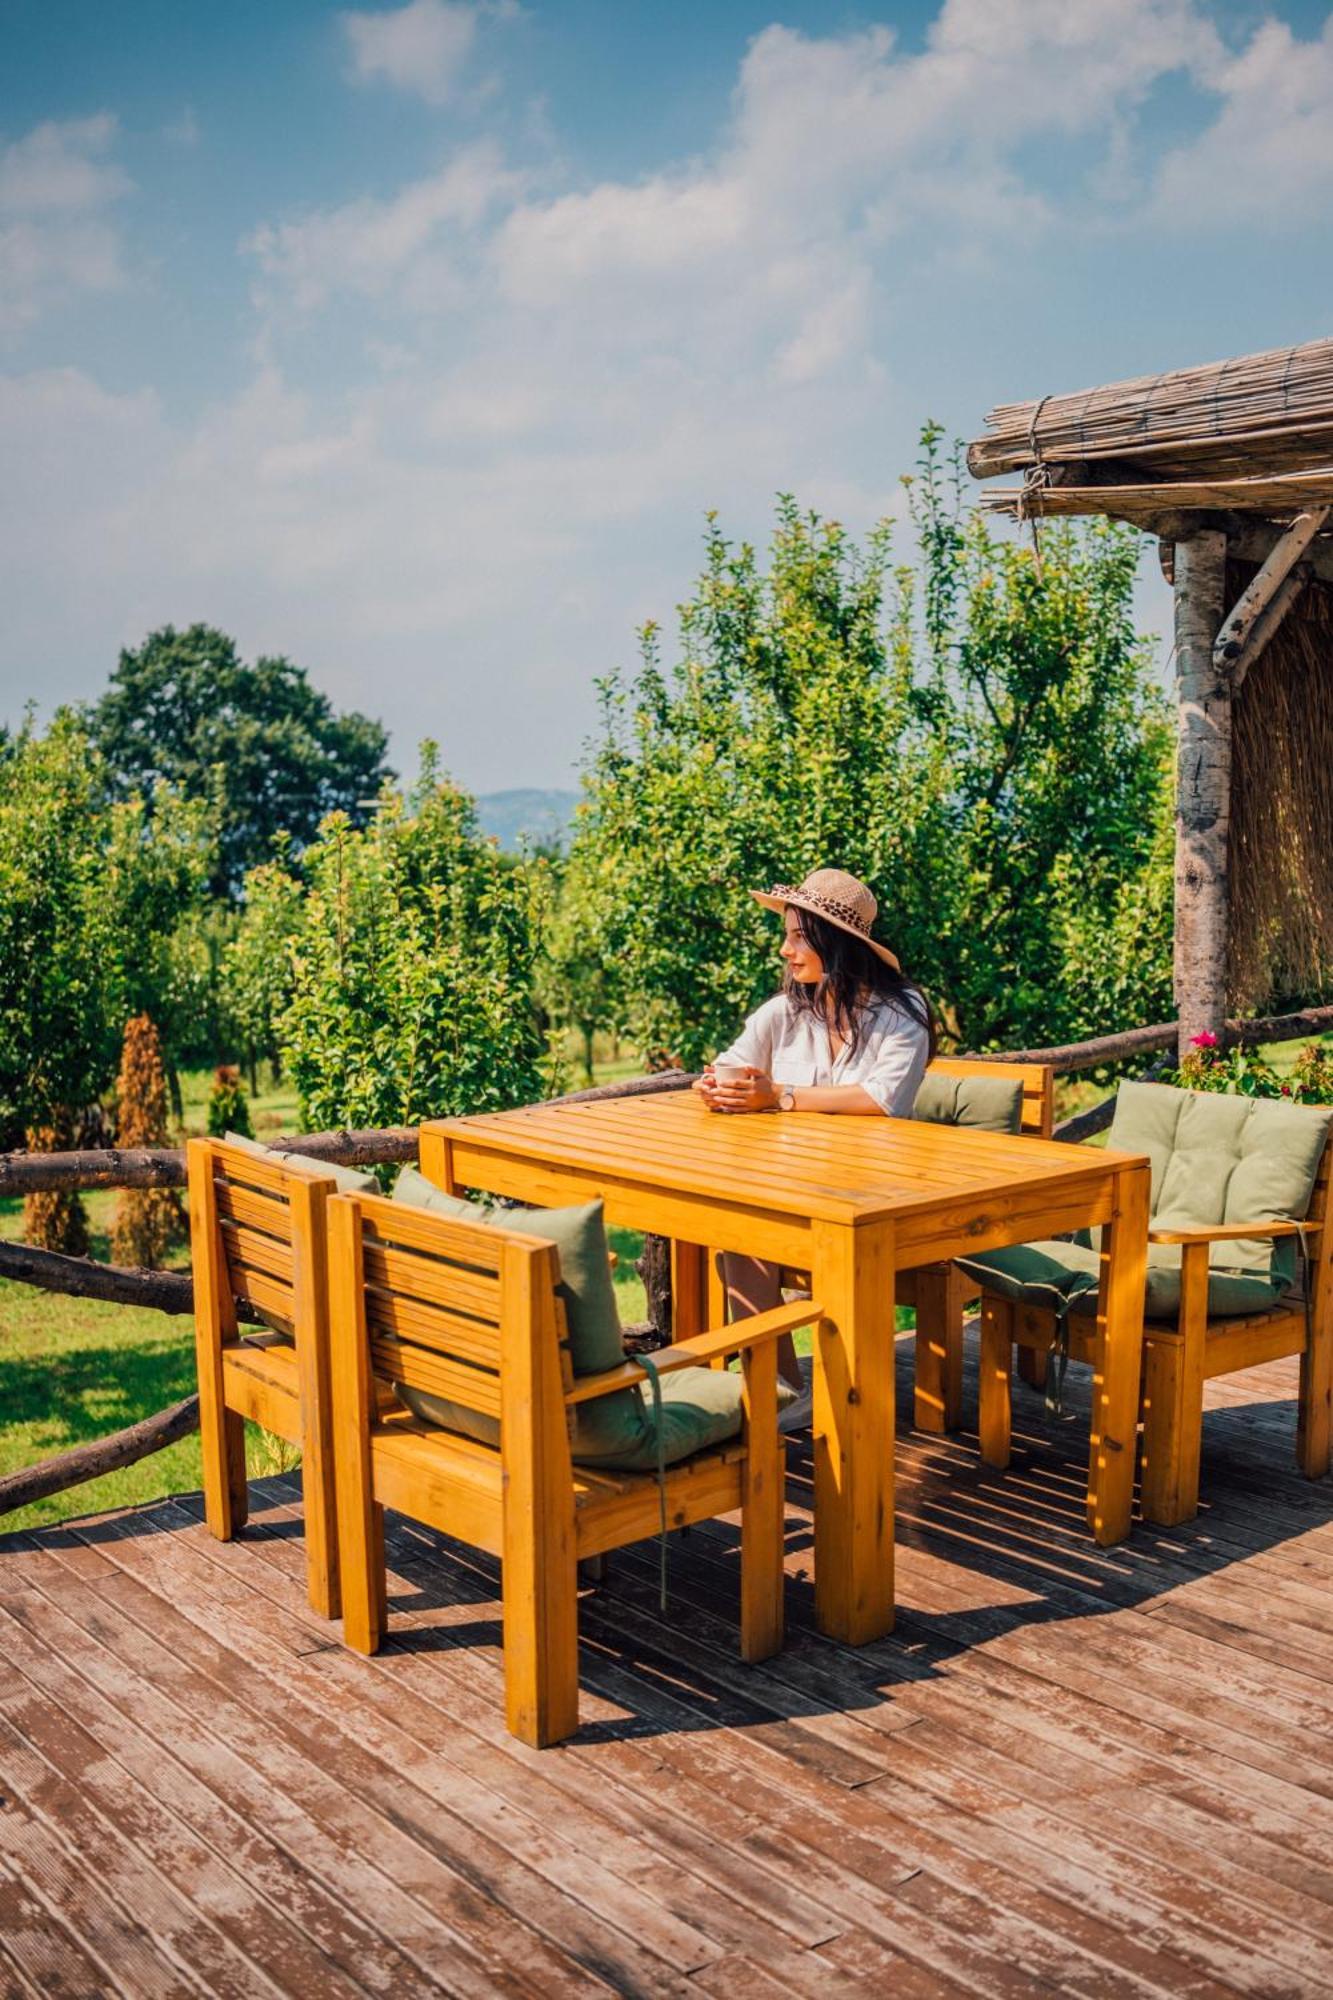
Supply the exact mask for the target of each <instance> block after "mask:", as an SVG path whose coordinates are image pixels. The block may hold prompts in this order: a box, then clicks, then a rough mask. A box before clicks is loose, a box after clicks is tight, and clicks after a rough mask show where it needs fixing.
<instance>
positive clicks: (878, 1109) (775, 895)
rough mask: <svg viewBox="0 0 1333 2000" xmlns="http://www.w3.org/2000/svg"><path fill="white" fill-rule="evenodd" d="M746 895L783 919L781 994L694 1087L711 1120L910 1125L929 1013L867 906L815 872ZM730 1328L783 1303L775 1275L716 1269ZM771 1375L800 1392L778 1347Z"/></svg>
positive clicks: (925, 1056)
mask: <svg viewBox="0 0 1333 2000" xmlns="http://www.w3.org/2000/svg"><path fill="white" fill-rule="evenodd" d="M750 893H751V895H752V896H754V897H755V898H756V899H757V900H758V901H759V902H761V903H762V904H763V905H764V907H765V908H766V909H769V910H776V911H777V912H778V913H779V914H780V915H781V916H782V918H783V922H784V926H785V931H784V936H783V940H782V944H781V946H780V948H779V956H780V957H781V959H782V962H783V966H784V973H783V980H782V991H781V992H780V993H777V994H775V995H774V997H773V998H772V999H771V1000H766V1001H765V1002H764V1004H763V1006H762V1007H760V1008H758V1009H756V1011H755V1012H754V1013H753V1014H751V1015H750V1017H749V1019H748V1020H747V1021H746V1023H745V1026H744V1027H743V1028H742V1030H741V1032H740V1034H739V1035H738V1036H737V1038H736V1040H735V1041H734V1042H733V1043H732V1045H731V1047H730V1048H729V1049H726V1050H724V1051H723V1053H722V1054H721V1055H719V1056H717V1057H715V1059H714V1061H713V1062H712V1063H710V1064H709V1066H708V1068H707V1069H706V1070H705V1071H704V1074H703V1077H702V1079H701V1081H700V1082H699V1083H698V1084H697V1085H696V1089H697V1090H698V1091H699V1094H700V1096H701V1097H702V1098H703V1100H704V1102H705V1103H706V1104H707V1105H708V1107H709V1109H710V1110H713V1111H717V1112H723V1113H729V1114H733V1115H734V1114H737V1113H744V1112H758V1111H776V1112H783V1111H823V1112H831V1113H833V1114H835V1115H843V1116H851V1117H866V1118H877V1117H883V1116H885V1115H887V1116H888V1117H890V1118H908V1117H910V1116H911V1112H912V1106H913V1105H914V1104H915V1102H916V1094H917V1092H918V1090H919V1089H920V1088H921V1079H922V1077H923V1076H924V1075H925V1073H926V1064H927V1063H928V1062H929V1061H930V1058H931V1055H932V1053H933V1052H934V1047H935V1029H934V1022H933V1018H932V1015H931V1011H930V1004H929V1002H928V1001H927V999H926V996H925V994H924V993H923V992H922V991H921V989H920V987H919V986H917V985H915V984H914V983H913V982H912V981H911V980H910V979H908V978H907V977H906V976H905V975H904V973H903V970H902V967H901V965H900V964H899V963H898V960H897V958H896V957H895V956H894V954H893V952H891V951H890V950H889V948H888V946H887V945H884V944H880V943H879V941H878V939H876V938H875V937H873V936H872V935H871V926H872V925H873V923H874V921H875V914H876V908H877V905H876V902H875V898H874V896H873V895H872V894H871V892H870V890H869V889H868V888H867V887H866V885H865V883H864V882H860V881H858V880H857V878H856V876H855V875H849V874H847V873H846V872H845V871H844V870H843V869H841V868H817V869H816V870H815V872H814V873H813V874H812V875H807V876H806V878H805V880H804V882H802V883H801V885H800V887H799V888H796V889H793V888H789V887H787V886H786V884H783V883H779V884H777V885H776V886H775V887H774V888H772V889H752V890H751V891H750ZM723 1269H724V1275H725V1278H726V1286H727V1296H728V1299H729V1301H730V1305H731V1316H732V1318H733V1319H744V1318H747V1317H748V1316H749V1315H750V1314H751V1313H757V1312H766V1311H768V1310H769V1308H770V1307H772V1306H775V1305H777V1304H778V1303H779V1301H780V1298H781V1267H780V1266H779V1265H777V1264H771V1263H768V1262H767V1261H766V1260H765V1259H763V1258H760V1257H738V1256H731V1255H728V1256H727V1257H725V1258H724V1259H723ZM778 1366H779V1368H780V1370H781V1372H782V1374H783V1376H784V1377H785V1379H786V1380H787V1381H788V1382H791V1383H793V1384H794V1385H795V1386H796V1387H798V1388H799V1387H800V1386H801V1375H800V1370H799V1367H798V1365H797V1360H796V1349H795V1347H794V1345H793V1343H792V1341H791V1339H790V1337H787V1338H786V1339H784V1340H783V1342H782V1343H781V1345H780V1347H779V1350H778Z"/></svg>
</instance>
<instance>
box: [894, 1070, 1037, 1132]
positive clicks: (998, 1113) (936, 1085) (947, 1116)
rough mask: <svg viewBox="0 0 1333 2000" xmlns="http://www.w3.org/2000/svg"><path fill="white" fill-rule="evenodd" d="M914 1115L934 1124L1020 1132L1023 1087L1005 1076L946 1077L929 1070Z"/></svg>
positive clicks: (918, 1095)
mask: <svg viewBox="0 0 1333 2000" xmlns="http://www.w3.org/2000/svg"><path fill="white" fill-rule="evenodd" d="M912 1116H913V1118H920V1119H921V1120H922V1121H923V1122H925V1123H928V1124H931V1125H972V1126H975V1127H978V1128H980V1130H982V1131H984V1132H1017V1131H1018V1130H1019V1129H1020V1126H1021V1124H1022V1118H1023V1086H1022V1084H1021V1083H1014V1082H1011V1081H1010V1079H1009V1078H1008V1077H1003V1076H947V1075H944V1074H942V1073H940V1072H938V1071H935V1070H929V1069H928V1070H927V1071H926V1074H925V1080H924V1081H923V1083H922V1085H921V1088H920V1090H918V1092H917V1094H916V1103H915V1104H914V1105H913V1106H912Z"/></svg>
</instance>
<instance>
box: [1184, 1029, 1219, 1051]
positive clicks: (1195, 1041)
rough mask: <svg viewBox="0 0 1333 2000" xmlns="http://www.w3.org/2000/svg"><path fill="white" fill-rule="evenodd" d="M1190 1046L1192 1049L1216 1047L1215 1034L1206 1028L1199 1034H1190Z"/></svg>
mask: <svg viewBox="0 0 1333 2000" xmlns="http://www.w3.org/2000/svg"><path fill="white" fill-rule="evenodd" d="M1190 1047H1191V1048H1192V1049H1215V1048H1216V1047H1217V1036H1216V1035H1213V1034H1210V1033H1209V1031H1208V1029H1207V1028H1205V1029H1204V1031H1203V1033H1202V1034H1201V1035H1191V1036H1190Z"/></svg>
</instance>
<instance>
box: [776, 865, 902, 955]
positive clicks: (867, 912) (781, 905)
mask: <svg viewBox="0 0 1333 2000" xmlns="http://www.w3.org/2000/svg"><path fill="white" fill-rule="evenodd" d="M750 894H751V895H752V896H753V897H754V899H755V901H756V902H757V903H762V904H763V906H764V908H765V909H766V910H776V911H777V912H778V915H779V916H781V914H782V912H783V911H784V910H785V909H786V908H787V907H788V906H789V905H790V907H791V908H792V909H796V910H810V911H812V912H813V913H814V915H815V916H817V917H822V918H823V919H824V921H825V923H827V924H836V925H837V927H838V929H839V930H840V931H850V933H851V935H852V936H853V937H858V938H860V940H861V942H862V944H868V945H869V946H870V949H871V950H872V951H873V952H874V954H875V956H876V958H882V959H883V961H884V963H885V964H886V965H891V966H892V967H893V969H894V971H895V972H901V971H902V967H901V965H900V964H899V963H898V960H897V959H896V957H895V956H894V954H893V953H892V952H891V951H890V950H889V947H888V946H887V945H886V944H877V943H876V942H875V940H874V938H872V937H871V935H870V926H871V925H872V924H873V923H874V921H875V912H876V911H877V910H878V908H879V905H878V903H877V902H876V901H875V898H874V897H873V895H872V894H871V892H870V891H869V889H867V887H866V885H865V883H864V882H859V881H858V880H857V878H856V876H855V875H849V874H848V873H847V870H846V869H845V868H816V869H815V871H814V873H813V874H812V875H807V876H806V878H805V880H804V882H802V884H801V886H800V888H799V889H789V888H788V887H787V884H786V883H785V882H775V883H774V885H773V887H772V888H771V889H751V891H750Z"/></svg>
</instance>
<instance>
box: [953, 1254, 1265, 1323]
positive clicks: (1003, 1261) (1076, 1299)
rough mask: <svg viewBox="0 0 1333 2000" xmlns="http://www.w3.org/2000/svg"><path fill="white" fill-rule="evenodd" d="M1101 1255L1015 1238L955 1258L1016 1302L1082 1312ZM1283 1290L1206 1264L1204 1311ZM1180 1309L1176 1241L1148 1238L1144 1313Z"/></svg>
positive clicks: (1261, 1303)
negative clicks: (1004, 1244) (1015, 1240)
mask: <svg viewBox="0 0 1333 2000" xmlns="http://www.w3.org/2000/svg"><path fill="white" fill-rule="evenodd" d="M1219 1247H1224V1246H1219ZM1100 1261H1101V1260H1100V1258H1099V1257H1098V1254H1097V1251H1096V1250H1095V1249H1094V1248H1093V1247H1092V1246H1091V1245H1090V1244H1084V1243H1062V1242H1058V1241H1050V1242H1045V1243H1018V1244H1015V1245H1014V1246H1013V1247H1012V1248H1006V1249H1003V1250H988V1251H986V1252H985V1254H984V1255H983V1256H980V1257H960V1258H959V1259H958V1263H959V1266H960V1267H961V1269H963V1270H964V1271H966V1272H967V1274H968V1276H969V1277H970V1278H973V1279H974V1280H975V1281H976V1283H977V1284H978V1285H980V1286H982V1287H983V1288H984V1289H985V1290H986V1291H988V1292H998V1293H999V1294H1000V1297H1001V1298H1006V1299H1012V1300H1013V1302H1014V1303H1015V1305H1024V1306H1036V1307H1041V1308H1045V1309H1046V1310H1047V1311H1050V1312H1055V1311H1058V1310H1059V1308H1060V1305H1061V1302H1062V1301H1067V1303H1068V1305H1069V1307H1070V1309H1071V1310H1072V1311H1074V1312H1077V1313H1086V1314H1093V1313H1095V1312H1096V1310H1097V1286H1098V1280H1099V1271H1100ZM1282 1290H1283V1287H1282V1285H1281V1283H1280V1282H1278V1281H1277V1280H1275V1279H1273V1278H1272V1277H1269V1276H1265V1275H1262V1274H1260V1273H1257V1272H1247V1271H1231V1270H1218V1269H1210V1270H1209V1273H1208V1311H1209V1314H1210V1316H1211V1317H1213V1318H1216V1319H1228V1318H1234V1317H1236V1316H1237V1315H1239V1314H1244V1313H1254V1312H1263V1311H1264V1310H1265V1308H1266V1307H1268V1306H1271V1305H1273V1304H1274V1303H1275V1302H1276V1300H1277V1299H1278V1298H1279V1297H1280V1296H1281V1293H1282ZM1179 1311H1180V1247H1179V1245H1178V1244H1174V1243H1150V1244H1149V1246H1148V1283H1147V1291H1146V1296H1145V1299H1144V1315H1145V1317H1146V1318H1148V1319H1154V1320H1157V1319H1168V1320H1173V1319H1175V1318H1176V1316H1177V1314H1178V1313H1179Z"/></svg>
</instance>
